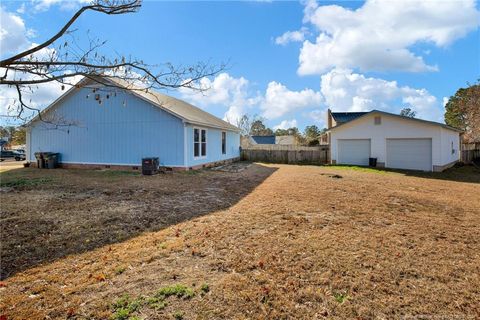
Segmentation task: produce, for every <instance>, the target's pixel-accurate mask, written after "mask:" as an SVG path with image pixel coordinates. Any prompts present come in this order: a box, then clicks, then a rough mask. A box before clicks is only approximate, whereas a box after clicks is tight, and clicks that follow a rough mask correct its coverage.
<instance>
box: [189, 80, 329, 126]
mask: <svg viewBox="0 0 480 320" xmlns="http://www.w3.org/2000/svg"><path fill="white" fill-rule="evenodd" d="M200 85H201V86H202V87H203V88H205V89H208V90H206V91H204V92H196V91H192V90H190V89H185V88H181V89H180V95H181V98H182V99H184V100H186V101H189V102H191V103H193V104H194V105H197V106H199V107H201V108H204V109H210V110H211V109H212V107H213V106H221V107H224V108H225V109H226V110H227V111H226V112H225V114H224V119H225V120H227V121H230V122H232V123H234V124H235V123H236V120H237V119H239V118H240V117H241V116H242V115H244V114H255V113H257V112H256V111H258V110H259V109H260V111H261V115H262V116H263V117H265V118H267V119H268V120H272V119H278V118H279V117H282V116H284V115H287V114H290V113H294V112H296V111H302V110H304V109H307V108H310V107H318V106H319V105H320V104H321V102H322V96H321V94H320V92H318V91H314V90H312V89H304V90H301V91H291V90H289V89H288V88H287V87H286V86H285V85H283V84H281V83H278V82H275V81H272V82H270V83H269V84H268V86H267V89H266V91H265V93H264V94H262V93H260V92H258V91H253V90H252V88H251V85H250V82H249V81H248V80H247V79H245V78H243V77H240V78H234V77H232V76H230V75H229V74H228V73H221V74H219V75H218V76H216V77H215V78H214V79H208V78H203V79H201V81H200Z"/></svg>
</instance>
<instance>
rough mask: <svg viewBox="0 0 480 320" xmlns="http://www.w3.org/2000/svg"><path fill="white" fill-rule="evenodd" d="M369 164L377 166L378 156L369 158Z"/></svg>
mask: <svg viewBox="0 0 480 320" xmlns="http://www.w3.org/2000/svg"><path fill="white" fill-rule="evenodd" d="M368 165H369V166H370V167H376V166H377V158H368Z"/></svg>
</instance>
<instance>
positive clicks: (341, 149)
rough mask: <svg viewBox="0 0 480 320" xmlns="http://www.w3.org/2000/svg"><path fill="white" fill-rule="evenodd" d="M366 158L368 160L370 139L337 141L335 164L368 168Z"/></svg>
mask: <svg viewBox="0 0 480 320" xmlns="http://www.w3.org/2000/svg"><path fill="white" fill-rule="evenodd" d="M368 158H370V139H339V140H338V159H337V160H338V161H337V163H339V164H354V165H358V166H368Z"/></svg>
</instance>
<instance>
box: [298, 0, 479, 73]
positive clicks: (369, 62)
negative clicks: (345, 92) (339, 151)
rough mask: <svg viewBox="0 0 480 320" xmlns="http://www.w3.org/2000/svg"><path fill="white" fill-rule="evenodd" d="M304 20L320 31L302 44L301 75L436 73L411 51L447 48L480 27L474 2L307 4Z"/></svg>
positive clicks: (299, 71) (460, 0)
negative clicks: (339, 70) (336, 71)
mask: <svg viewBox="0 0 480 320" xmlns="http://www.w3.org/2000/svg"><path fill="white" fill-rule="evenodd" d="M304 22H305V23H311V24H312V25H313V26H315V27H316V28H317V30H318V31H319V35H318V36H317V38H316V40H315V41H314V42H311V41H309V40H306V41H304V43H303V47H302V49H301V51H300V56H299V63H300V66H299V69H298V73H299V74H301V75H307V74H322V73H324V72H326V71H328V70H330V69H331V68H333V67H337V68H359V69H360V70H363V71H383V70H401V71H409V72H418V71H434V70H437V67H436V66H435V65H429V64H427V63H426V62H425V61H424V59H423V57H422V56H420V55H418V54H416V53H414V52H413V51H412V50H411V47H412V46H413V45H415V44H417V43H425V42H426V43H431V44H434V45H436V46H438V47H444V46H447V45H449V44H451V43H452V42H454V41H455V40H457V39H459V38H461V37H463V36H465V35H466V34H467V33H468V32H469V31H471V30H474V29H476V28H477V27H478V26H479V24H480V12H479V11H478V10H477V9H476V7H475V1H474V0H455V1H420V0H411V1H374V0H368V1H367V2H366V3H365V4H364V5H363V6H362V7H360V8H359V9H356V10H351V9H347V8H343V7H341V6H337V5H325V6H318V4H317V3H316V2H315V1H309V2H307V4H306V7H305V15H304Z"/></svg>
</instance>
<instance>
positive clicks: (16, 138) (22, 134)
mask: <svg viewBox="0 0 480 320" xmlns="http://www.w3.org/2000/svg"><path fill="white" fill-rule="evenodd" d="M26 137H27V130H26V129H25V127H16V128H15V132H14V133H13V135H12V138H11V139H12V140H11V144H13V145H21V144H25V143H27V139H26Z"/></svg>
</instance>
